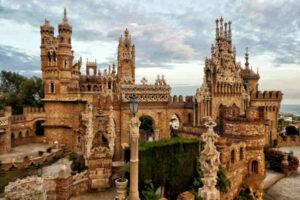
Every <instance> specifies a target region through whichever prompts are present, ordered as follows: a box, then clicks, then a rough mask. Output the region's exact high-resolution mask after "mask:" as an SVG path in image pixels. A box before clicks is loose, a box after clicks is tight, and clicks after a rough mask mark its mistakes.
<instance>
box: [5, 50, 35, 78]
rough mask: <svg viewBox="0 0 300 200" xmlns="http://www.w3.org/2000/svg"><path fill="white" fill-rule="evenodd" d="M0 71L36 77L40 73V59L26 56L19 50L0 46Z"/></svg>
mask: <svg viewBox="0 0 300 200" xmlns="http://www.w3.org/2000/svg"><path fill="white" fill-rule="evenodd" d="M0 70H6V71H15V72H19V73H21V74H24V75H26V76H33V75H36V74H37V73H36V72H37V71H40V58H39V57H37V56H32V55H28V54H27V53H25V52H22V50H20V49H15V48H13V47H10V46H0Z"/></svg>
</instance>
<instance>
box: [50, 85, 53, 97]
mask: <svg viewBox="0 0 300 200" xmlns="http://www.w3.org/2000/svg"><path fill="white" fill-rule="evenodd" d="M50 93H52V94H53V93H54V83H51V84H50Z"/></svg>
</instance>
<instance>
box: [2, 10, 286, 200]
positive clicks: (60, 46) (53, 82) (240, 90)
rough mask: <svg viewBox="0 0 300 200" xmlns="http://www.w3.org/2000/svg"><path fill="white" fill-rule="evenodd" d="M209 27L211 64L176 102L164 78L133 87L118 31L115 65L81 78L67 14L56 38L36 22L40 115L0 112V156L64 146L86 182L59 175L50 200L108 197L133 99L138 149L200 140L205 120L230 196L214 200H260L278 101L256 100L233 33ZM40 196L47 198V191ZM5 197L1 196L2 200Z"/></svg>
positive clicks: (130, 48) (131, 49) (128, 49)
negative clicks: (248, 199)
mask: <svg viewBox="0 0 300 200" xmlns="http://www.w3.org/2000/svg"><path fill="white" fill-rule="evenodd" d="M212 23H213V22H212ZM215 24H216V30H215V41H212V42H213V43H214V44H212V45H211V46H210V47H207V48H210V49H211V55H207V58H206V59H205V67H204V68H203V71H204V77H200V76H199V79H203V84H202V85H199V88H198V89H197V90H196V91H195V93H194V94H191V96H186V97H183V96H182V95H179V96H171V90H172V88H171V87H170V85H169V84H168V80H166V78H165V76H164V75H163V74H158V75H157V79H156V80H155V82H153V83H150V82H148V81H147V77H146V76H147V75H146V74H145V77H144V78H142V80H136V77H135V69H136V64H135V57H136V54H138V52H136V51H135V45H134V37H133V38H132V37H131V35H130V32H129V30H127V29H125V28H124V29H125V32H124V33H123V34H122V35H121V36H120V38H116V40H117V39H119V44H118V48H117V49H118V54H117V58H116V62H115V63H112V64H111V65H110V66H108V68H107V69H104V70H103V69H99V68H97V63H96V62H92V61H87V62H86V66H85V69H86V72H85V73H83V72H82V71H83V70H82V68H83V66H82V59H81V58H80V59H79V60H75V59H74V50H73V49H72V31H73V30H72V26H71V23H70V22H69V21H68V18H67V13H66V10H65V12H64V16H63V21H62V22H61V24H59V25H58V35H57V36H55V35H54V27H53V26H52V24H51V23H50V22H49V21H47V20H45V23H44V25H42V26H41V27H40V34H41V45H40V49H41V54H40V56H41V71H42V80H43V83H44V93H45V97H44V99H43V102H44V107H43V108H29V107H24V108H23V114H22V115H13V114H12V112H11V109H10V108H9V107H7V108H6V109H5V110H3V111H1V118H0V141H1V148H0V153H1V154H6V153H9V152H10V151H11V148H12V147H14V146H17V145H20V144H26V143H31V142H44V143H48V144H51V145H53V146H63V151H64V152H67V153H71V152H76V153H77V154H78V155H82V156H83V158H84V162H85V165H86V166H87V171H86V172H85V173H86V174H80V175H81V176H84V178H85V179H84V180H86V182H85V185H84V186H83V185H81V186H78V187H75V186H77V185H74V184H75V183H74V182H75V181H76V178H78V177H72V176H71V178H69V177H68V176H67V175H66V174H67V172H65V171H66V170H65V171H63V170H62V172H61V176H62V177H61V178H60V179H59V181H58V180H56V185H59V184H62V185H63V186H62V188H64V190H63V191H60V190H59V187H57V186H56V189H55V188H54V189H53V191H54V192H53V193H55V194H56V198H57V199H68V198H70V196H72V195H74V193H76V192H78V191H81V190H82V191H84V190H87V188H89V189H95V190H98V191H101V190H105V189H108V188H110V187H112V185H113V183H114V182H113V177H114V172H115V171H114V170H113V168H114V167H115V166H117V165H119V164H120V163H122V162H123V161H124V159H125V153H124V152H125V149H126V148H128V147H130V145H131V137H130V124H129V122H130V120H131V118H132V117H133V114H132V113H131V111H130V108H129V102H130V97H131V96H132V95H133V94H135V95H136V96H137V99H138V100H139V102H140V104H139V109H138V112H137V113H136V117H137V118H139V119H141V118H143V117H145V116H146V117H147V118H148V119H151V121H152V122H153V124H152V131H151V133H148V132H143V131H141V130H140V141H142V140H143V141H148V140H149V139H151V141H152V140H153V141H157V140H160V139H163V138H171V137H172V136H174V135H175V136H177V137H180V138H196V139H198V140H201V135H203V133H206V132H207V130H208V128H207V127H208V125H207V120H208V119H209V120H211V121H213V122H214V123H215V126H214V127H213V129H211V130H210V131H213V132H215V133H217V134H218V136H219V138H220V139H219V142H218V143H217V144H216V148H217V150H218V152H219V160H220V165H221V166H222V167H223V168H224V169H225V173H226V176H227V178H228V179H229V181H230V183H229V186H228V188H229V190H228V192H227V193H224V194H223V193H222V194H221V199H224V200H225V199H226V200H227V199H228V200H230V199H234V198H235V197H236V196H237V195H238V194H239V192H240V190H241V188H249V189H250V190H251V193H252V194H254V195H255V196H256V197H257V199H262V195H263V188H264V178H265V176H266V169H265V156H264V147H267V146H269V145H270V144H271V143H272V141H273V140H275V139H277V135H278V134H277V126H278V124H277V121H278V114H279V109H280V103H281V100H282V96H283V94H282V93H281V92H280V91H260V90H259V79H260V78H261V77H260V74H259V72H258V71H257V72H255V71H253V70H252V68H250V64H249V63H250V60H251V59H250V56H249V52H248V50H246V51H245V63H244V64H242V63H240V62H237V61H236V48H235V46H234V41H233V40H232V38H233V37H232V23H231V22H230V21H229V22H225V21H224V19H223V18H220V19H217V20H216V21H215ZM74 31H75V30H74ZM237 45H238V44H237ZM75 51H76V50H75ZM199 74H200V72H199ZM39 120H43V121H44V122H43V123H42V124H41V126H42V127H43V129H44V136H42V139H38V138H37V137H36V136H35V132H36V128H37V126H36V122H37V121H39ZM210 127H212V126H210ZM39 138H40V137H39ZM41 162H42V161H41ZM43 162H44V160H43ZM30 164H33V165H35V164H36V163H35V162H32V163H29V164H28V165H30ZM24 165H26V164H24V163H22V162H20V163H19V164H18V163H17V161H15V162H11V163H10V164H5V163H2V165H1V167H2V168H7V170H8V169H10V168H11V167H14V168H22V167H24ZM64 173H65V174H64ZM39 179H41V180H27V183H28V182H30V181H33V182H34V184H37V185H38V181H44V182H45V181H46V180H43V179H42V178H39ZM30 183H31V184H32V182H30ZM66 185H67V187H64V186H66ZM68 185H69V186H68ZM70 185H71V186H72V185H73V187H71V186H70ZM11 187H12V186H11ZM16 187H17V186H16ZM18 187H21V186H18ZM79 188H80V189H79ZM43 190H45V191H46V193H47V188H46V189H45V188H44V189H43ZM13 191H14V190H13V189H11V190H9V189H6V192H7V194H8V193H13ZM39 195H40V196H39V198H40V199H43V198H45V196H43V195H44V194H42V192H41V194H39ZM52 195H53V194H52ZM58 197H61V198H58ZM32 198H33V197H32ZM10 199H14V198H10ZM15 199H17V198H15ZM33 199H34V198H33ZM47 199H50V193H49V192H48V197H47Z"/></svg>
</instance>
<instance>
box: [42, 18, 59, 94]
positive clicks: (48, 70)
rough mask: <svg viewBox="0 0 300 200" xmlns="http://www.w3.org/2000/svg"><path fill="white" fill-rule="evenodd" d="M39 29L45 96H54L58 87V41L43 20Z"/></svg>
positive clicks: (50, 27)
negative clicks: (56, 86)
mask: <svg viewBox="0 0 300 200" xmlns="http://www.w3.org/2000/svg"><path fill="white" fill-rule="evenodd" d="M40 29H41V46H40V48H41V69H42V78H43V82H44V92H45V96H46V97H48V96H49V95H51V94H55V91H56V88H55V85H58V74H59V70H58V68H57V49H58V41H57V38H56V37H54V27H53V26H50V22H49V21H48V20H45V24H44V25H43V26H41V27H40Z"/></svg>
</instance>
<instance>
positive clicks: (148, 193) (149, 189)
mask: <svg viewBox="0 0 300 200" xmlns="http://www.w3.org/2000/svg"><path fill="white" fill-rule="evenodd" d="M142 199H143V200H158V199H159V195H157V194H155V188H154V185H153V183H152V180H151V179H150V180H145V182H144V189H143V190H142Z"/></svg>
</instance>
